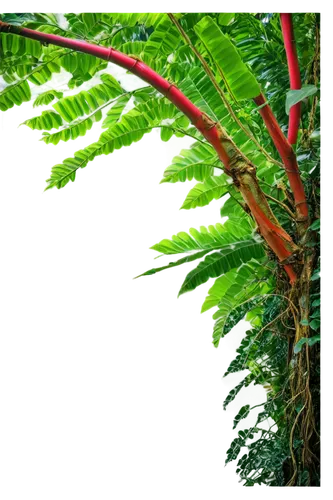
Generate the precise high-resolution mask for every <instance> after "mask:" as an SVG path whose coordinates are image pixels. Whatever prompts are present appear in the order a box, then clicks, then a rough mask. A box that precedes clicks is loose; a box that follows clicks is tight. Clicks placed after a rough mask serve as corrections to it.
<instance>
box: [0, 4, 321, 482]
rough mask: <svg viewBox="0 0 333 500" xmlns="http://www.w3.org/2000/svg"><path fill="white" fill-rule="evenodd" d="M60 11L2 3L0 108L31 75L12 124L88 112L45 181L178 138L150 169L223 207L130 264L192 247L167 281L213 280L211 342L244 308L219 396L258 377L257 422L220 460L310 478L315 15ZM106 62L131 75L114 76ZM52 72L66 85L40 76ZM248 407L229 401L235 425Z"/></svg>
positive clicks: (314, 477)
mask: <svg viewBox="0 0 333 500" xmlns="http://www.w3.org/2000/svg"><path fill="white" fill-rule="evenodd" d="M64 18H65V22H63V21H61V20H60V18H59V16H57V15H55V14H17V15H14V14H13V15H8V14H4V15H2V16H1V19H2V21H1V22H0V31H1V33H0V35H1V38H0V56H1V63H0V71H1V75H2V78H3V81H4V82H5V85H4V88H3V89H2V90H1V92H0V109H1V110H2V111H7V110H8V109H10V108H12V107H13V106H15V105H21V104H22V103H23V102H26V101H30V100H31V99H32V93H31V87H32V86H33V87H34V94H35V95H36V88H37V87H38V86H39V87H40V92H37V93H38V96H37V97H36V98H35V101H34V106H35V107H39V106H41V105H43V106H48V105H50V107H49V108H48V109H47V110H44V111H42V112H41V113H39V114H37V115H36V116H34V117H32V118H30V119H27V120H26V121H25V122H24V124H25V125H27V126H29V127H30V128H32V129H37V130H42V131H43V134H42V138H41V140H43V141H44V142H45V143H46V144H50V143H51V144H54V145H56V144H58V143H59V142H60V141H68V140H75V139H76V138H77V137H78V136H83V135H85V134H88V131H89V130H90V129H91V128H92V127H93V126H94V127H95V124H96V122H100V123H102V128H104V129H105V130H104V131H103V132H102V133H101V135H100V138H99V140H98V141H97V142H94V143H92V144H89V145H88V146H87V147H85V148H84V149H81V150H80V151H77V152H76V153H74V155H73V157H71V158H67V159H65V160H64V161H63V162H62V163H61V164H57V165H55V166H54V167H53V168H52V170H51V174H50V177H49V179H48V180H47V187H46V189H50V188H53V187H57V188H63V187H64V186H66V185H67V184H68V183H69V181H72V182H73V181H75V177H76V174H77V173H80V169H82V168H84V167H86V166H88V164H89V163H90V162H91V161H93V159H94V158H95V157H96V156H99V155H101V154H110V153H112V152H113V151H114V150H115V149H120V148H122V147H124V146H129V145H130V144H132V143H134V142H136V141H139V140H140V139H141V138H142V137H143V136H144V135H145V134H147V133H149V132H150V131H151V130H153V129H156V128H157V129H159V130H160V134H161V139H162V140H163V141H168V140H169V139H170V138H171V137H172V136H173V135H175V136H177V137H183V136H189V137H190V138H192V140H193V143H192V145H191V147H190V148H189V149H186V150H182V151H181V152H180V154H179V156H176V157H175V158H174V159H173V161H172V163H171V165H170V166H169V167H168V168H167V169H166V171H165V172H164V175H163V178H162V181H161V182H164V183H165V182H168V183H175V182H186V181H191V180H193V179H195V181H197V183H196V184H195V185H194V187H192V188H191V189H190V191H189V193H188V195H187V197H186V199H185V201H184V203H183V206H182V208H183V209H186V210H188V209H192V208H196V207H202V206H205V205H207V204H209V203H210V202H211V201H212V200H217V199H221V202H222V203H221V204H222V207H221V213H220V215H221V217H222V218H225V217H227V220H226V221H225V222H223V221H222V222H217V223H215V225H211V226H209V227H207V228H206V227H201V228H200V229H190V230H189V232H188V233H187V232H181V233H178V234H177V235H175V236H172V238H170V239H164V240H162V241H160V242H159V243H156V244H155V245H154V246H153V247H152V248H153V249H154V250H156V251H157V252H159V253H160V254H162V255H167V256H170V255H175V256H178V257H177V258H176V260H173V261H172V262H171V263H169V264H164V265H161V266H160V267H157V268H154V269H151V270H149V271H147V272H145V273H143V274H142V275H141V276H143V275H150V274H155V273H157V272H160V271H162V270H164V269H168V268H171V267H174V266H179V265H181V264H183V263H185V262H192V261H193V262H194V261H198V262H196V263H195V267H194V268H193V270H192V271H190V272H189V273H188V274H187V276H186V277H185V280H184V283H183V284H182V286H181V289H180V291H179V295H181V294H183V293H186V292H188V291H191V290H194V289H195V288H197V287H198V286H199V285H201V284H202V283H205V282H207V281H208V280H209V279H210V278H214V279H215V281H214V283H213V284H212V287H211V288H210V289H209V292H208V296H207V297H206V299H205V301H204V303H203V306H202V312H204V311H207V310H208V309H211V308H215V313H214V316H213V318H214V319H215V324H214V327H213V344H214V346H215V347H217V346H218V345H219V343H220V342H222V340H221V339H223V337H224V336H225V335H227V334H228V333H229V332H230V331H231V330H232V328H233V327H234V326H235V325H236V324H237V323H238V322H239V321H240V320H241V319H243V318H244V317H246V319H247V320H248V321H249V322H250V328H249V330H248V331H247V332H246V335H245V337H244V339H243V340H242V342H241V344H240V346H239V348H238V349H237V356H236V358H235V359H234V360H233V361H232V363H231V364H230V366H229V368H228V369H227V371H226V373H225V375H228V374H229V373H233V372H238V371H243V372H244V379H243V381H242V382H241V383H240V384H238V385H237V387H235V388H234V389H233V390H232V391H231V392H230V393H229V395H228V397H227V398H226V400H225V402H224V407H226V406H227V405H228V404H229V403H230V402H231V401H233V400H234V399H235V398H236V396H237V394H238V392H239V391H240V390H241V389H242V388H243V387H246V386H248V385H250V384H252V383H253V384H261V385H262V386H264V387H265V388H266V390H267V397H266V400H265V401H263V403H262V411H261V412H260V413H259V415H258V418H257V421H256V424H255V425H254V426H253V427H251V428H248V429H246V430H240V431H239V432H238V436H237V437H236V438H235V439H234V440H233V442H232V443H231V445H230V448H229V449H228V451H227V459H226V462H229V461H231V460H235V459H237V458H238V457H239V456H240V458H239V459H238V468H237V472H238V473H239V475H240V478H241V480H242V481H243V484H244V485H245V486H252V485H254V484H266V485H273V486H286V485H288V486H314V485H319V484H320V474H319V470H320V469H319V457H320V440H319V432H320V399H319V391H320V350H319V340H320V334H319V329H320V280H319V260H320V249H319V243H320V238H319V174H320V171H319V159H320V141H319V138H320V132H319V85H320V84H319V81H320V75H319V61H320V35H319V32H320V28H319V23H320V19H319V15H318V14H311V13H309V14H295V15H293V16H291V14H281V15H279V14H269V13H265V14H241V13H238V14H230V13H228V14H223V13H210V14H204V13H190V14H155V13H154V14H143V13H137V14H106V13H83V14H65V16H64ZM295 40H296V43H295ZM109 62H112V63H115V64H117V65H119V66H121V67H123V68H125V69H126V70H128V71H129V72H130V73H132V74H134V75H136V76H138V77H139V79H141V80H143V81H144V82H145V83H144V84H142V83H141V84H140V85H138V86H137V88H136V89H135V90H128V89H127V88H126V85H124V84H120V83H119V82H118V81H117V79H116V78H114V77H113V76H112V69H111V68H110V65H109ZM60 71H66V72H68V73H69V74H70V79H69V80H68V89H71V90H72V91H73V90H75V89H77V91H76V93H75V94H74V95H73V92H71V94H72V95H70V96H69V95H67V96H66V92H64V93H63V92H61V93H60V92H59V91H57V90H56V89H52V90H47V91H45V88H43V85H44V84H45V83H46V82H49V85H50V84H52V76H53V73H59V72H60ZM93 77H95V78H94V84H89V81H90V80H92V78H93ZM96 78H99V80H98V83H97V84H96ZM138 81H139V80H138ZM83 83H85V86H84V88H85V90H80V86H82V85H83ZM289 88H290V90H289ZM264 91H265V93H266V97H265V96H264V93H263V92H264ZM102 120H103V121H102ZM286 134H287V137H286ZM223 220H225V219H223ZM252 409H253V407H251V405H250V404H247V405H245V406H243V407H242V408H240V410H239V411H238V413H237V415H236V416H235V419H234V428H235V427H236V426H237V425H238V423H239V422H240V421H241V420H243V419H246V417H247V416H248V415H249V414H250V412H251V411H252ZM266 420H268V421H269V422H270V423H271V425H270V427H269V429H267V428H265V427H263V426H262V425H261V424H262V422H264V421H266Z"/></svg>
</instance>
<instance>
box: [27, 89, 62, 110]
mask: <svg viewBox="0 0 333 500" xmlns="http://www.w3.org/2000/svg"><path fill="white" fill-rule="evenodd" d="M62 96H63V93H62V92H58V91H57V90H47V91H46V92H43V93H42V94H39V96H38V97H36V99H35V101H34V104H33V107H34V108H35V107H36V106H45V105H48V104H50V102H52V101H53V100H54V99H61V98H62Z"/></svg>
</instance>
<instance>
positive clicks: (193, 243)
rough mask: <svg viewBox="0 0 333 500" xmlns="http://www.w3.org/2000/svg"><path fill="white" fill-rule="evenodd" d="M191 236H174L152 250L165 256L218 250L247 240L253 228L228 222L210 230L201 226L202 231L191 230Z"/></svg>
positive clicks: (180, 234)
mask: <svg viewBox="0 0 333 500" xmlns="http://www.w3.org/2000/svg"><path fill="white" fill-rule="evenodd" d="M189 233H190V234H187V233H185V232H181V233H178V234H177V235H174V236H173V237H172V239H171V240H167V239H164V240H162V241H160V242H159V243H157V244H156V245H154V246H152V247H151V249H152V250H156V251H157V252H161V253H163V254H165V255H172V254H177V253H183V252H191V251H193V250H203V249H210V250H216V249H218V248H221V247H223V246H226V245H229V244H230V243H233V242H237V241H238V240H239V239H240V238H243V239H245V238H246V237H249V236H250V235H251V227H250V226H249V225H248V224H247V223H246V221H245V222H244V223H242V224H241V223H239V222H235V221H228V220H227V221H226V222H225V223H224V224H223V225H222V224H220V223H217V224H215V226H208V228H206V227H204V226H201V227H200V231H198V230H197V229H194V228H191V229H190V230H189Z"/></svg>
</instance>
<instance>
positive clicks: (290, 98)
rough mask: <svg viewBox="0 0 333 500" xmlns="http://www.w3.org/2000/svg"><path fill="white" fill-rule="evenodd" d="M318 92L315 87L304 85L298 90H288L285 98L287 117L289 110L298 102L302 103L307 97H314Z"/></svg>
mask: <svg viewBox="0 0 333 500" xmlns="http://www.w3.org/2000/svg"><path fill="white" fill-rule="evenodd" d="M317 92H318V89H317V87H315V85H304V86H303V87H302V88H301V89H299V90H289V92H287V97H286V113H287V115H289V112H290V108H292V106H294V105H295V104H297V103H298V102H300V101H303V100H304V99H306V98H307V97H310V96H311V95H314V94H316V93H317Z"/></svg>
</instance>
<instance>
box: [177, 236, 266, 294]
mask: <svg viewBox="0 0 333 500" xmlns="http://www.w3.org/2000/svg"><path fill="white" fill-rule="evenodd" d="M264 255H265V252H264V249H263V246H262V244H261V243H258V242H257V241H256V240H254V239H248V240H244V241H238V242H235V243H233V244H231V245H226V246H225V247H223V248H222V249H221V250H220V251H219V252H215V253H213V254H211V255H208V256H207V257H206V258H205V259H204V260H203V261H202V262H200V264H199V265H198V267H196V268H195V269H193V270H192V271H191V272H190V273H189V274H188V275H187V276H186V278H185V281H184V283H183V284H182V287H181V289H180V291H179V295H182V294H183V293H186V292H189V291H191V290H194V289H195V288H197V287H198V286H199V285H201V284H203V283H206V282H207V281H208V280H209V278H217V277H218V276H221V274H224V273H227V272H228V271H230V270H231V269H234V268H236V267H239V266H240V265H241V264H242V263H243V262H247V261H249V260H251V259H260V258H262V257H263V256H264Z"/></svg>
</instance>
